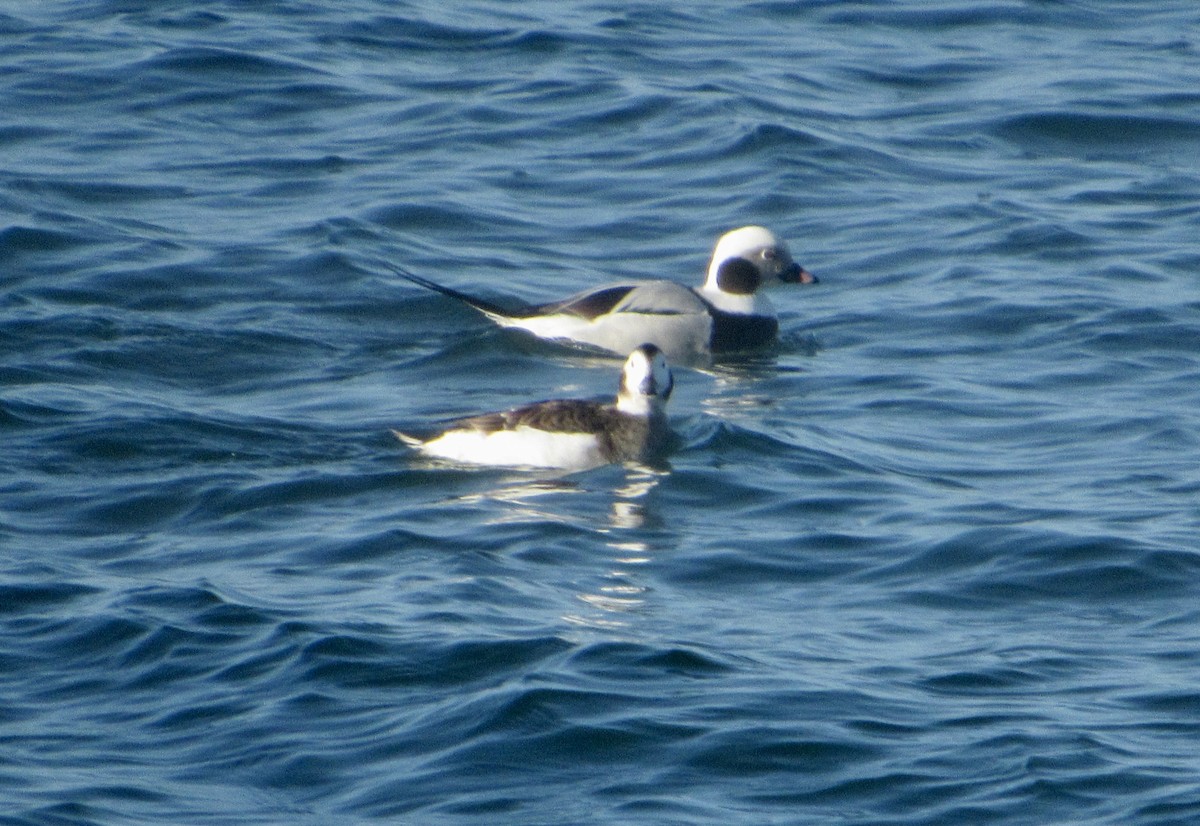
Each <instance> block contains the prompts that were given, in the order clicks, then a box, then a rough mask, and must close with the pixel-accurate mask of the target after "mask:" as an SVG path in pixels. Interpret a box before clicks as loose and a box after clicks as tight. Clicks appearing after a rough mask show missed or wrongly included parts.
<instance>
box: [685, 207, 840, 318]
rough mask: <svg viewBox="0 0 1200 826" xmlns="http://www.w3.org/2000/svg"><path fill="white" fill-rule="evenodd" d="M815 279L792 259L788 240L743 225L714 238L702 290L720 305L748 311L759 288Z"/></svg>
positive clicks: (804, 282) (812, 281)
mask: <svg viewBox="0 0 1200 826" xmlns="http://www.w3.org/2000/svg"><path fill="white" fill-rule="evenodd" d="M816 280H817V279H816V278H814V277H813V275H812V273H810V272H808V270H806V269H804V267H801V266H800V265H799V264H797V263H796V262H795V261H793V260H792V255H791V253H790V252H788V248H787V244H785V243H783V242H782V241H780V240H779V239H778V238H776V237H775V233H773V232H771V231H770V230H769V229H765V228H764V227H742V228H741V229H735V230H733V231H732V232H727V233H725V234H724V235H722V236H721V238H720V240H719V241H717V246H716V248H715V249H714V250H713V255H712V261H710V262H709V265H708V278H707V280H706V281H705V282H704V294H705V296H706V297H708V298H710V299H713V300H714V303H716V304H717V306H718V307H721V308H722V309H730V310H733V311H735V312H736V311H741V312H750V311H751V309H752V308H753V305H754V296H755V295H756V294H757V293H758V291H759V290H762V289H767V288H770V287H775V286H778V285H779V284H812V283H814V282H816ZM724 305H728V306H724Z"/></svg>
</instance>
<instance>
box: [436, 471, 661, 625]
mask: <svg viewBox="0 0 1200 826" xmlns="http://www.w3.org/2000/svg"><path fill="white" fill-rule="evenodd" d="M614 473H621V474H624V478H623V479H620V480H618V481H619V483H618V484H617V485H616V486H613V485H612V482H613V481H614V479H613V476H612V474H614ZM668 475H669V471H668V469H665V468H654V467H648V466H642V465H627V466H624V467H621V468H608V469H605V470H603V471H601V472H598V473H596V474H588V475H582V476H580V475H579V474H576V475H574V476H568V477H561V478H558V477H553V478H546V477H539V478H536V479H520V480H519V481H515V482H514V481H513V480H512V479H511V478H510V479H509V480H508V481H509V484H505V485H504V486H502V487H499V488H494V489H492V490H488V491H485V492H481V493H472V494H467V495H464V496H461V497H458V501H460V502H476V503H478V502H486V503H492V504H496V503H499V504H502V505H503V507H500V508H493V509H492V510H493V511H494V514H493V515H492V516H491V517H490V518H489V519H488V524H491V525H505V524H514V523H529V522H547V523H552V524H561V525H571V526H573V527H577V528H583V529H584V530H586V531H588V532H589V533H590V534H592V535H594V536H596V537H597V538H598V539H599V540H600V542H601V543H602V546H603V547H604V548H605V549H607V551H608V553H607V554H605V555H604V556H602V557H597V560H596V561H597V563H598V564H601V565H603V566H604V567H603V568H602V569H600V570H599V571H597V572H596V573H595V574H594V575H593V576H583V577H580V578H579V579H580V580H581V585H582V586H583V588H584V590H582V591H580V592H578V593H576V595H575V597H576V599H577V600H578V601H579V602H580V603H582V604H583V605H585V606H587V608H588V609H591V610H586V611H578V612H568V613H567V614H565V615H563V619H564V620H565V621H566V622H569V623H571V624H573V625H581V626H588V627H593V628H605V629H612V628H618V627H622V626H624V625H626V624H627V622H628V618H629V616H630V615H631V614H633V613H636V612H638V611H640V610H641V609H642V608H643V607H644V606H645V603H646V596H647V594H648V592H649V590H650V589H649V586H647V585H646V584H645V582H644V578H643V575H642V573H641V569H642V568H643V567H644V566H645V565H647V564H648V563H649V562H650V561H651V559H652V554H653V547H652V541H653V538H654V536H655V535H656V533H657V531H658V529H660V528H661V527H662V524H663V522H662V519H661V518H660V517H659V515H658V511H657V507H656V506H655V497H654V492H655V490H656V488H657V487H658V485H659V484H660V483H661V482H662V480H663V479H665V478H666V477H667V476H668ZM600 497H604V498H607V499H608V502H607V507H606V508H605V509H604V510H602V511H601V510H598V509H597V508H596V505H597V503H598V499H599V498H600ZM600 501H602V500H600Z"/></svg>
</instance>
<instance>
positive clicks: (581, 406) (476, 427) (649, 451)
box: [393, 344, 674, 470]
mask: <svg viewBox="0 0 1200 826" xmlns="http://www.w3.org/2000/svg"><path fill="white" fill-rule="evenodd" d="M673 386H674V379H673V377H672V376H671V369H670V368H669V367H668V366H667V360H666V359H665V358H664V357H663V354H662V352H661V351H660V350H659V349H658V348H657V347H656V346H654V345H653V344H643V345H641V346H640V347H638V348H637V349H635V350H634V351H633V352H632V353H631V354H630V355H629V358H628V359H626V361H625V367H624V369H623V370H622V371H621V384H620V390H619V391H618V393H617V399H616V402H615V403H608V404H605V403H602V402H595V401H586V400H582V399H557V400H553V401H544V402H538V403H536V404H530V405H525V406H524V407H518V408H515V409H513V410H507V411H504V412H501V413H485V414H483V415H481V416H472V417H471V418H467V419H461V420H459V421H456V422H454V423H452V424H451V425H450V427H449V428H448V429H447V430H444V431H443V432H441V433H438V434H436V435H434V436H431V437H428V438H419V437H416V436H411V435H409V434H407V433H401V432H400V431H393V433H395V435H396V436H397V437H398V438H399V439H400V440H401V441H403V442H404V443H405V444H407V445H409V446H410V447H413V448H416V449H417V450H419V451H420V452H422V453H424V454H426V455H428V456H436V457H440V458H443V459H451V460H454V461H458V462H465V463H469V464H477V465H497V466H505V467H541V468H559V469H568V470H582V469H585V468H592V467H599V466H600V465H606V464H610V463H613V462H628V461H652V460H653V459H655V458H658V457H661V455H662V454H663V453H664V452H665V451H666V449H667V447H668V446H669V444H670V442H671V430H670V426H669V425H668V423H667V415H666V410H665V407H666V403H667V399H669V398H670V396H671V390H672V388H673Z"/></svg>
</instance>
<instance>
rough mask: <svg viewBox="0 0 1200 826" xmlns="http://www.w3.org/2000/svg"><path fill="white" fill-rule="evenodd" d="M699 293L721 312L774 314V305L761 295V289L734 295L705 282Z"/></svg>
mask: <svg viewBox="0 0 1200 826" xmlns="http://www.w3.org/2000/svg"><path fill="white" fill-rule="evenodd" d="M700 295H702V296H703V297H704V299H705V300H706V301H708V302H709V303H710V304H712V305H713V306H714V307H716V308H717V309H718V310H721V311H722V312H726V313H735V314H737V315H766V316H773V315H775V306H774V305H773V304H772V303H771V300H770V299H769V298H767V297H766V296H765V295H763V293H762V290H759V291H758V292H756V293H754V295H734V294H732V293H726V292H722V291H721V290H718V289H717V288H716V287H710V286H709V285H707V284H705V285H704V288H703V289H701V290H700Z"/></svg>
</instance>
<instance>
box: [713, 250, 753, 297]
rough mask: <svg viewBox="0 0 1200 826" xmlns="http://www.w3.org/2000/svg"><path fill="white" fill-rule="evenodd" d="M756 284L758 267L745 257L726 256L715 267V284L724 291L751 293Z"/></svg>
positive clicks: (735, 293)
mask: <svg viewBox="0 0 1200 826" xmlns="http://www.w3.org/2000/svg"><path fill="white" fill-rule="evenodd" d="M758 284H759V275H758V267H756V266H754V265H753V264H752V263H750V262H749V261H747V260H746V259H745V258H727V259H725V260H724V261H722V262H721V266H720V267H718V268H717V286H718V287H720V288H721V289H722V290H723V291H724V292H727V293H732V294H733V295H753V294H754V292H755V290H757V289H758Z"/></svg>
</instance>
